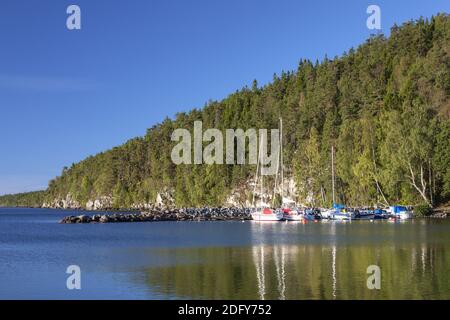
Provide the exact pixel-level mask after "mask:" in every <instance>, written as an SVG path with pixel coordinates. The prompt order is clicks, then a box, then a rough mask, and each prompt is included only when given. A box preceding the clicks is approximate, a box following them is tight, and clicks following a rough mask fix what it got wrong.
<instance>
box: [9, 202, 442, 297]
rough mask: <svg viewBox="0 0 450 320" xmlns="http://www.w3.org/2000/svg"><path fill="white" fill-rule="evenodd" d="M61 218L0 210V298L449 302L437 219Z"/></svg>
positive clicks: (39, 212)
mask: <svg viewBox="0 0 450 320" xmlns="http://www.w3.org/2000/svg"><path fill="white" fill-rule="evenodd" d="M72 214H73V215H80V214H82V213H80V212H79V211H77V212H70V211H59V210H46V209H8V208H0V299H190V298H192V299H450V221H449V220H414V221H407V222H399V223H393V222H387V221H376V222H370V221H354V222H351V223H349V222H321V223H308V224H299V223H283V222H281V223H256V222H158V223H121V224H88V225H60V224H58V223H57V222H58V221H59V219H61V218H62V217H63V216H66V215H72ZM69 265H78V266H80V268H81V286H82V288H81V290H68V289H67V288H66V280H67V277H68V276H69V275H68V274H66V269H67V267H68V266H69ZM370 265H378V266H379V267H380V269H381V289H380V290H369V289H368V288H367V285H366V281H367V278H368V277H369V276H370V275H369V274H367V267H368V266H370Z"/></svg>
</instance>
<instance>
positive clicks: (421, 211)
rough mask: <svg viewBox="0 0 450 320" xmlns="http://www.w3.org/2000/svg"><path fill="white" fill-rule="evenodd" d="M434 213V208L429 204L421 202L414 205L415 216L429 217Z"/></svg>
mask: <svg viewBox="0 0 450 320" xmlns="http://www.w3.org/2000/svg"><path fill="white" fill-rule="evenodd" d="M432 213H433V210H432V209H431V208H430V206H429V205H428V204H421V205H418V206H416V207H414V216H415V217H419V218H422V217H428V216H430V215H431V214H432Z"/></svg>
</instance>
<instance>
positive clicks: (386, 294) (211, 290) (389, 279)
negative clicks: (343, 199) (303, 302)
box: [145, 224, 450, 300]
mask: <svg viewBox="0 0 450 320" xmlns="http://www.w3.org/2000/svg"><path fill="white" fill-rule="evenodd" d="M353 225H354V224H353ZM353 225H352V227H353ZM251 228H252V232H255V230H260V231H261V228H262V229H263V230H264V234H260V233H257V234H255V235H254V239H255V241H254V244H253V245H252V246H246V247H214V248H208V247H199V248H174V249H167V252H166V253H165V254H170V255H172V256H174V257H176V260H177V261H186V262H185V263H183V264H177V265H172V266H170V265H169V266H164V267H153V268H148V269H146V270H145V274H146V281H147V284H148V286H149V290H151V291H152V292H156V293H158V294H160V295H162V296H163V297H177V298H194V299H261V300H264V299H282V300H284V299H449V298H450V289H449V283H450V281H449V280H450V279H449V276H448V274H449V271H450V270H449V266H450V252H449V250H450V248H449V246H448V236H447V237H444V238H442V237H439V239H440V240H439V241H435V240H436V239H437V238H435V237H434V236H433V235H430V234H428V235H426V238H428V240H430V241H428V242H426V241H424V239H423V237H422V238H421V237H419V238H417V241H415V242H413V243H409V242H406V241H400V240H399V241H398V242H391V241H385V240H383V239H381V240H380V241H378V242H377V243H372V242H370V241H369V243H364V241H361V242H360V243H354V242H353V241H351V240H349V239H351V238H352V236H355V233H356V234H359V232H360V231H361V230H357V229H355V230H352V229H346V228H341V227H340V226H335V225H334V226H333V225H329V226H327V227H326V228H325V229H323V230H322V232H320V233H319V234H317V233H316V234H315V236H314V237H316V238H317V237H320V236H322V237H325V238H326V241H320V240H319V239H317V241H316V242H317V243H318V244H314V243H311V242H310V241H307V239H306V240H305V241H302V242H303V243H302V242H299V241H297V242H298V243H297V244H295V243H294V244H293V243H289V241H285V242H286V243H282V244H274V243H271V241H269V240H270V239H272V237H273V233H272V232H270V231H276V229H278V228H281V229H282V228H285V227H283V226H282V225H278V226H273V225H268V226H263V227H261V226H252V227H251ZM320 228H322V226H321V227H320ZM317 230H319V228H317V229H316V232H317ZM288 231H289V230H286V233H285V234H283V237H285V238H286V237H288V238H289V237H294V238H298V237H299V235H298V234H294V233H292V234H291V233H290V232H288ZM297 232H298V230H297ZM402 232H403V230H400V234H402ZM410 232H414V229H412V230H411V231H410ZM306 234H308V233H307V232H306ZM343 234H346V235H347V237H346V239H347V240H346V241H344V240H342V235H343ZM405 235H406V238H407V239H409V234H403V236H405ZM301 236H302V235H300V237H301ZM303 236H304V235H303ZM366 236H370V233H368V234H367V235H366ZM422 236H423V235H422ZM297 240H298V239H297ZM322 240H323V239H322ZM418 253H419V254H418ZM183 258H184V260H183ZM370 265H378V266H380V268H381V290H369V289H368V288H367V286H366V281H367V277H368V276H369V275H368V274H367V273H366V270H367V267H368V266H370Z"/></svg>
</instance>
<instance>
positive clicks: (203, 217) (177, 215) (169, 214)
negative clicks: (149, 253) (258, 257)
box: [60, 208, 252, 224]
mask: <svg viewBox="0 0 450 320" xmlns="http://www.w3.org/2000/svg"><path fill="white" fill-rule="evenodd" d="M251 219H252V217H251V215H250V209H248V208H201V209H197V208H189V209H166V210H150V211H145V212H139V213H113V214H109V215H106V214H102V215H100V214H96V215H93V216H88V215H80V216H68V217H64V218H63V219H62V220H61V221H60V223H62V224H76V223H119V222H158V221H245V220H251Z"/></svg>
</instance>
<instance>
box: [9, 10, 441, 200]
mask: <svg viewBox="0 0 450 320" xmlns="http://www.w3.org/2000/svg"><path fill="white" fill-rule="evenodd" d="M449 43H450V19H449V16H448V15H447V14H441V15H438V16H436V17H433V18H432V19H430V20H427V21H425V20H418V21H414V22H408V23H405V24H404V25H403V26H401V27H393V28H392V31H391V36H390V38H385V37H383V36H377V37H371V38H370V39H368V40H367V41H366V42H365V43H364V44H362V45H361V46H360V47H358V48H357V49H356V50H354V49H350V50H349V51H348V53H345V54H343V55H342V56H341V57H339V58H335V59H333V60H329V59H324V60H323V61H322V62H321V63H312V62H311V61H307V60H302V61H300V63H299V66H298V69H297V70H296V71H295V72H282V73H281V75H279V76H274V79H273V82H272V83H270V84H268V85H265V86H264V87H260V86H258V84H257V82H256V81H255V82H254V83H253V86H252V87H251V88H248V87H244V88H243V89H242V90H240V91H238V92H236V93H233V94H231V95H230V96H229V97H227V98H226V99H224V100H222V101H214V102H210V103H209V104H208V105H207V106H206V107H204V108H203V109H201V110H199V109H194V110H192V111H190V112H188V113H180V114H177V116H176V118H175V119H166V120H164V121H163V122H162V123H161V124H158V125H156V126H154V127H152V128H150V129H149V130H148V131H147V134H146V135H145V136H144V137H141V138H136V139H132V140H130V141H128V142H127V143H125V144H124V145H122V146H119V147H116V148H113V149H112V150H109V151H106V152H102V153H100V154H98V155H96V156H92V157H89V158H87V159H85V160H83V161H81V162H80V163H77V164H75V165H73V166H71V167H70V168H64V170H63V171H62V173H61V175H60V176H59V177H56V178H55V179H54V180H52V181H51V182H50V183H49V187H48V190H47V191H46V192H45V200H43V201H42V202H40V203H43V202H45V204H46V206H50V207H62V208H64V207H70V208H78V207H86V208H89V209H108V208H138V207H139V208H145V207H150V206H153V205H169V206H172V205H176V206H178V207H192V206H211V207H214V206H218V205H220V204H222V205H227V204H230V205H241V204H242V205H247V204H248V201H250V198H252V195H251V192H252V191H253V187H254V185H252V184H251V179H252V178H253V177H254V176H255V168H256V166H255V165H249V164H248V163H247V164H244V165H240V164H234V165H231V164H230V165H220V164H213V165H175V164H174V163H173V161H172V159H171V153H172V150H173V148H174V146H175V145H176V144H177V143H178V142H173V141H171V135H172V133H173V132H174V130H175V129H179V128H185V129H188V130H190V131H191V133H192V131H193V128H194V122H195V121H202V124H203V130H206V129H208V128H216V129H219V130H220V131H221V132H225V130H226V129H237V128H241V129H243V130H247V129H250V128H254V129H260V128H265V129H269V130H270V129H274V128H278V121H279V117H280V116H282V117H283V123H284V130H283V141H284V144H283V148H284V149H283V151H284V153H283V155H284V159H285V160H284V165H285V166H284V169H285V172H286V175H287V176H289V177H292V178H293V179H294V181H295V185H296V186H297V187H296V188H295V192H293V193H294V194H292V195H291V197H292V198H293V199H295V200H297V201H298V202H299V203H302V204H306V205H316V206H329V205H331V203H332V186H331V184H332V183H331V181H332V179H331V170H330V164H331V149H332V147H334V150H335V153H334V156H335V159H334V160H335V164H336V166H335V169H336V170H335V176H336V179H335V182H336V183H335V185H336V196H337V200H338V201H340V202H343V203H346V204H348V205H353V206H357V205H370V204H386V203H405V204H418V203H425V204H428V205H433V204H436V203H445V202H446V201H448V199H450V146H449V143H448V141H450V121H449V116H450V99H449V95H450V72H449V70H450V46H449ZM205 146H206V142H205V144H204V146H203V147H205ZM246 156H247V157H246V159H248V152H247V153H246ZM430 181H431V183H430ZM273 182H274V179H273V178H267V179H266V180H265V186H264V187H265V190H266V191H265V192H263V193H267V196H265V195H264V194H261V195H259V196H257V198H258V199H257V200H259V201H264V202H271V200H270V198H269V195H271V194H272V189H273ZM257 191H258V190H257ZM3 202H4V201H3ZM0 204H2V197H0Z"/></svg>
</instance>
